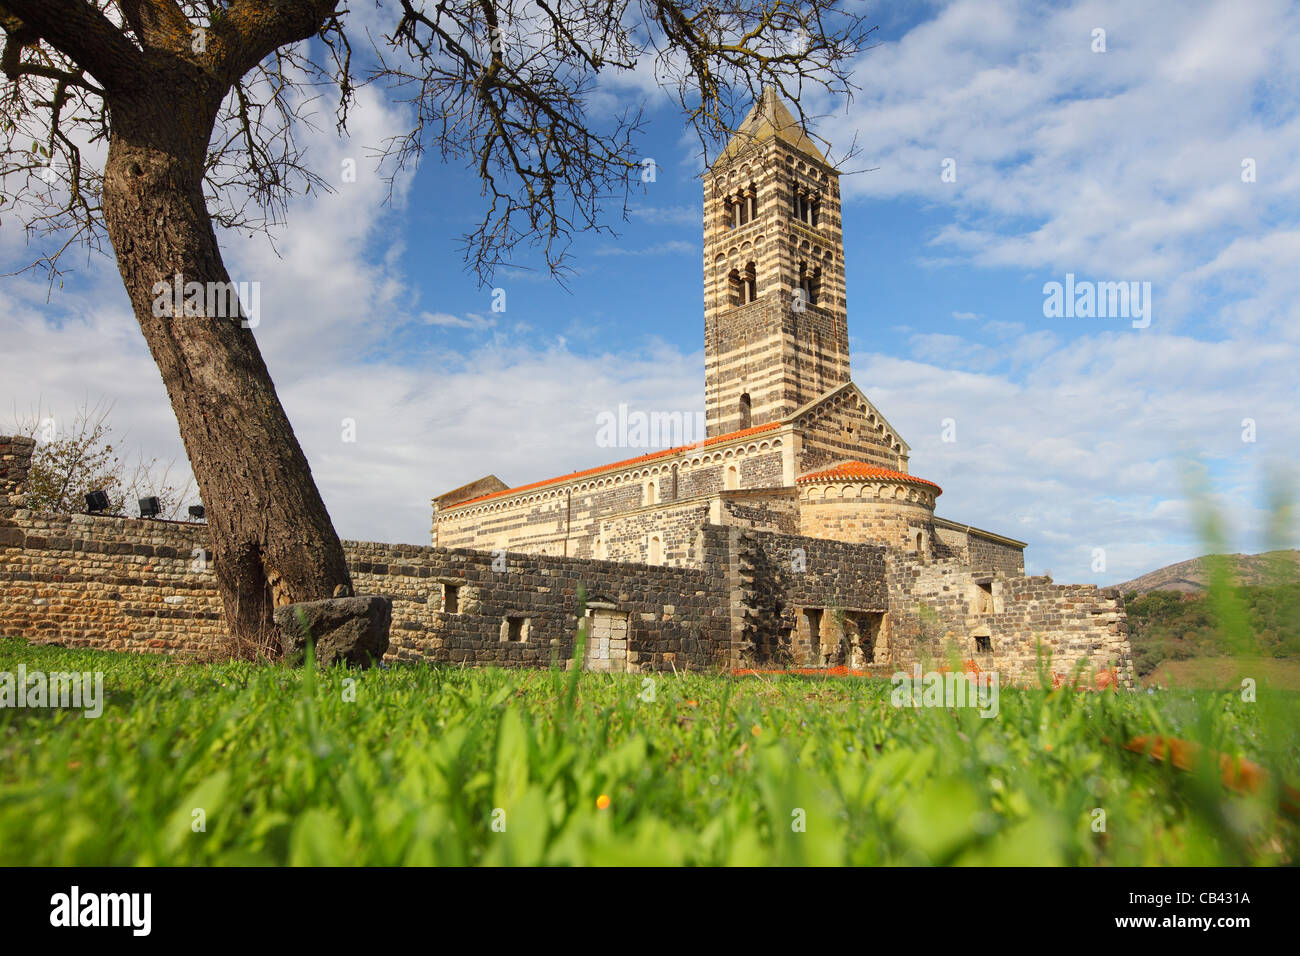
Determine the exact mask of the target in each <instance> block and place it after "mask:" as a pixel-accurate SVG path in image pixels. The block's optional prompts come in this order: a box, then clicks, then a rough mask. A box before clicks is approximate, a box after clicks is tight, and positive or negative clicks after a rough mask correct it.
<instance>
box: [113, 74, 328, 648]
mask: <svg viewBox="0 0 1300 956" xmlns="http://www.w3.org/2000/svg"><path fill="white" fill-rule="evenodd" d="M185 81H186V82H184V83H171V82H169V83H159V84H158V85H157V86H154V87H153V89H151V90H135V91H132V92H130V93H128V94H126V95H119V96H116V97H114V98H113V99H112V100H111V102H110V103H109V112H110V116H111V123H110V127H111V135H110V140H109V151H108V160H107V164H106V167H105V175H104V194H103V195H104V220H105V223H106V225H107V229H108V235H109V238H110V239H111V241H112V243H113V248H114V251H115V253H116V256H117V263H118V268H119V269H120V270H121V273H122V281H123V282H124V283H125V285H126V290H127V293H128V294H129V296H130V298H131V305H132V308H133V309H134V311H135V317H136V319H137V320H138V321H139V323H140V329H141V331H142V332H143V333H144V337H145V340H146V341H147V342H148V344H149V350H150V352H152V353H153V358H154V361H155V362H156V363H157V364H158V369H159V371H160V372H161V373H162V379H163V384H164V385H165V386H166V388H167V394H168V396H169V397H170V399H171V405H172V409H173V411H174V412H175V414H176V421H177V424H178V425H179V426H180V434H181V439H182V440H183V441H184V443H185V451H186V454H187V455H188V456H189V460H190V463H191V465H192V466H193V469H194V476H195V479H196V481H197V482H198V486H199V491H200V493H201V494H202V496H203V504H204V506H205V508H206V509H207V519H208V527H209V531H210V533H211V537H212V559H213V561H212V563H211V564H210V565H209V568H210V570H211V571H212V572H214V573H215V575H216V582H217V586H218V589H219V591H220V594H221V598H222V601H223V604H224V607H225V618H226V623H227V626H228V628H229V632H230V636H231V638H232V640H233V643H234V647H235V649H236V650H237V651H240V652H242V653H245V654H247V653H249V652H252V653H255V654H262V653H265V654H268V655H270V656H276V655H277V654H278V648H277V647H276V646H275V645H274V643H273V638H272V635H273V633H274V632H273V629H272V620H271V615H272V612H273V610H274V608H275V607H278V606H281V605H284V604H290V603H295V602H298V601H308V600H319V599H323V598H330V597H334V596H335V595H336V593H351V579H350V577H349V574H348V569H347V565H346V562H345V560H344V555H343V547H342V545H341V544H340V542H339V538H338V535H337V534H336V533H335V531H334V527H333V525H332V524H331V523H330V518H329V514H328V513H327V512H326V510H325V504H324V502H323V501H322V500H321V496H320V492H319V491H318V490H317V488H316V483H315V481H314V480H313V479H312V475H311V469H310V467H309V466H308V464H307V459H306V457H305V456H304V455H303V452H302V448H301V447H300V446H299V444H298V440H297V438H295V437H294V433H293V429H292V427H291V426H290V424H289V419H288V417H287V416H286V415H285V412H284V408H283V407H282V406H281V404H280V400H279V398H278V397H277V395H276V392H275V386H274V385H273V384H272V382H271V376H270V374H269V373H268V372H267V369H266V364H265V362H263V360H262V355H261V352H260V351H259V350H258V347H257V342H256V340H255V339H254V338H253V332H252V331H251V330H250V329H249V328H247V327H245V326H246V322H244V321H242V319H241V317H240V316H239V315H238V314H236V315H224V316H221V315H206V314H205V315H186V314H185V310H184V308H182V309H180V310H177V309H176V308H175V306H176V305H177V303H175V302H173V301H172V299H171V296H170V295H167V296H165V297H164V299H165V301H164V303H163V306H162V307H161V308H159V289H160V288H161V286H159V284H160V283H165V284H166V285H167V286H168V287H169V288H174V286H175V282H176V276H178V275H179V276H180V277H181V281H182V283H190V282H199V283H203V284H204V287H205V288H208V286H207V283H222V284H227V283H229V282H230V276H229V275H228V273H227V272H226V267H225V265H224V264H223V263H222V261H221V251H220V249H219V248H218V246H217V239H216V234H215V233H214V232H213V228H212V220H211V217H210V216H209V214H208V210H207V204H206V202H205V201H204V196H203V164H204V158H205V156H206V151H207V146H208V141H209V137H210V136H211V133H212V128H213V124H214V122H215V118H216V115H217V110H218V107H219V106H220V103H221V98H222V96H223V95H224V92H225V91H224V89H223V88H221V84H220V83H218V82H217V81H216V80H211V81H208V78H207V77H204V76H202V75H201V74H196V73H189V72H187V75H186V76H185ZM186 83H189V84H190V85H188V86H187V85H186ZM178 90H181V91H187V92H184V93H182V94H180V95H178ZM220 288H229V286H228V285H223V286H222V287H220ZM233 311H235V312H238V309H235V310H233ZM159 312H161V313H162V314H156V313H159ZM277 320H278V321H294V320H297V321H302V320H303V317H288V316H285V317H280V318H279V319H277ZM340 586H342V589H343V590H342V591H341V592H336V589H339V588H340Z"/></svg>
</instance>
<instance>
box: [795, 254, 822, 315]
mask: <svg viewBox="0 0 1300 956" xmlns="http://www.w3.org/2000/svg"><path fill="white" fill-rule="evenodd" d="M821 284H822V267H821V266H814V267H813V268H811V269H810V268H808V263H806V262H800V263H799V289H800V291H802V292H803V300H804V304H805V305H816V304H817V297H818V295H819V294H820V293H821Z"/></svg>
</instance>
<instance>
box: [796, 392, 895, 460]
mask: <svg viewBox="0 0 1300 956" xmlns="http://www.w3.org/2000/svg"><path fill="white" fill-rule="evenodd" d="M847 389H852V390H853V391H854V392H855V393H856V394H857V396H858V398H860V399H862V400H863V401H864V402H866V403H867V408H869V409H871V411H872V413H873V414H874V415H875V416H876V418H878V419H879V420H880V422H881V424H883V425H884V426H885V429H886V430H887V431H888V432H889V433H890V434H891V435H893V436H894V438H895V439H896V440H897V441H898V443H899V444H900V445H902V446H903V457H905V458H906V457H907V454H908V452H910V451H911V450H912V446H911V445H909V444H908V443H907V442H905V441H904V440H903V436H902V435H900V434H899V433H898V429H897V428H895V427H894V426H893V425H891V424H889V419H887V418H886V417H885V416H884V415H883V414H882V413H881V411H880V409H878V408H876V406H875V404H874V403H873V402H872V401H871V399H869V398H867V395H866V393H865V392H863V391H862V389H860V388H858V386H857V385H856V384H855V383H854V382H852V381H848V382H845V383H844V384H843V385H837V386H836V387H835V388H833V389H831V390H830V391H829V392H827V393H826V394H825V395H823V396H821V397H820V398H814V399H813V400H812V401H811V402H806V403H805V404H804V405H802V406H801V407H799V408H797V409H795V410H794V413H793V414H791V415H790V417H789V418H787V419H786V421H788V422H792V421H797V420H798V419H799V417H800V416H801V415H807V414H808V413H809V412H810V411H812V410H813V409H814V408H816V407H817V406H819V405H821V404H823V403H825V402H829V401H830V400H831V399H833V398H834V397H835V396H836V395H839V394H840V393H841V392H843V391H845V390H847Z"/></svg>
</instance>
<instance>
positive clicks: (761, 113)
mask: <svg viewBox="0 0 1300 956" xmlns="http://www.w3.org/2000/svg"><path fill="white" fill-rule="evenodd" d="M769 139H776V140H779V141H780V142H782V143H784V144H785V145H787V146H790V147H792V148H793V149H797V150H799V152H801V153H803V154H805V155H807V156H810V157H812V158H813V159H815V160H817V162H819V163H825V162H826V157H825V156H823V155H822V151H821V150H820V149H818V148H817V144H816V143H814V142H813V140H812V137H810V136H809V135H808V134H807V133H805V132H804V131H803V129H802V128H801V127H800V126H799V121H798V120H797V119H795V118H794V114H793V113H791V112H790V108H789V107H788V106H786V105H785V103H783V102H782V101H781V96H780V94H779V93H777V91H776V87H774V86H765V87H763V92H762V94H761V95H760V96H759V98H758V100H757V101H756V102H755V103H754V105H753V107H752V108H751V109H750V111H749V115H748V116H746V117H745V120H744V122H743V123H741V124H740V128H739V129H737V130H736V133H735V135H734V136H732V137H731V141H730V142H728V143H727V148H726V149H724V150H723V151H722V155H721V156H720V157H719V160H720V161H725V160H729V159H732V158H734V157H736V156H738V155H739V154H740V153H741V152H743V151H744V150H745V149H746V148H747V147H750V146H754V145H757V144H760V143H763V142H766V141H767V140H769Z"/></svg>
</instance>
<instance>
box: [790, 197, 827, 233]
mask: <svg viewBox="0 0 1300 956" xmlns="http://www.w3.org/2000/svg"><path fill="white" fill-rule="evenodd" d="M821 210H822V201H821V199H820V198H818V196H817V195H816V194H815V193H813V192H811V191H810V190H807V189H803V188H801V187H799V186H796V187H795V188H794V209H793V210H792V212H793V213H794V218H795V219H798V220H799V221H800V222H801V223H803V224H804V225H805V226H812V227H813V228H814V229H815V228H816V227H817V225H818V224H819V223H820V222H821Z"/></svg>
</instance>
